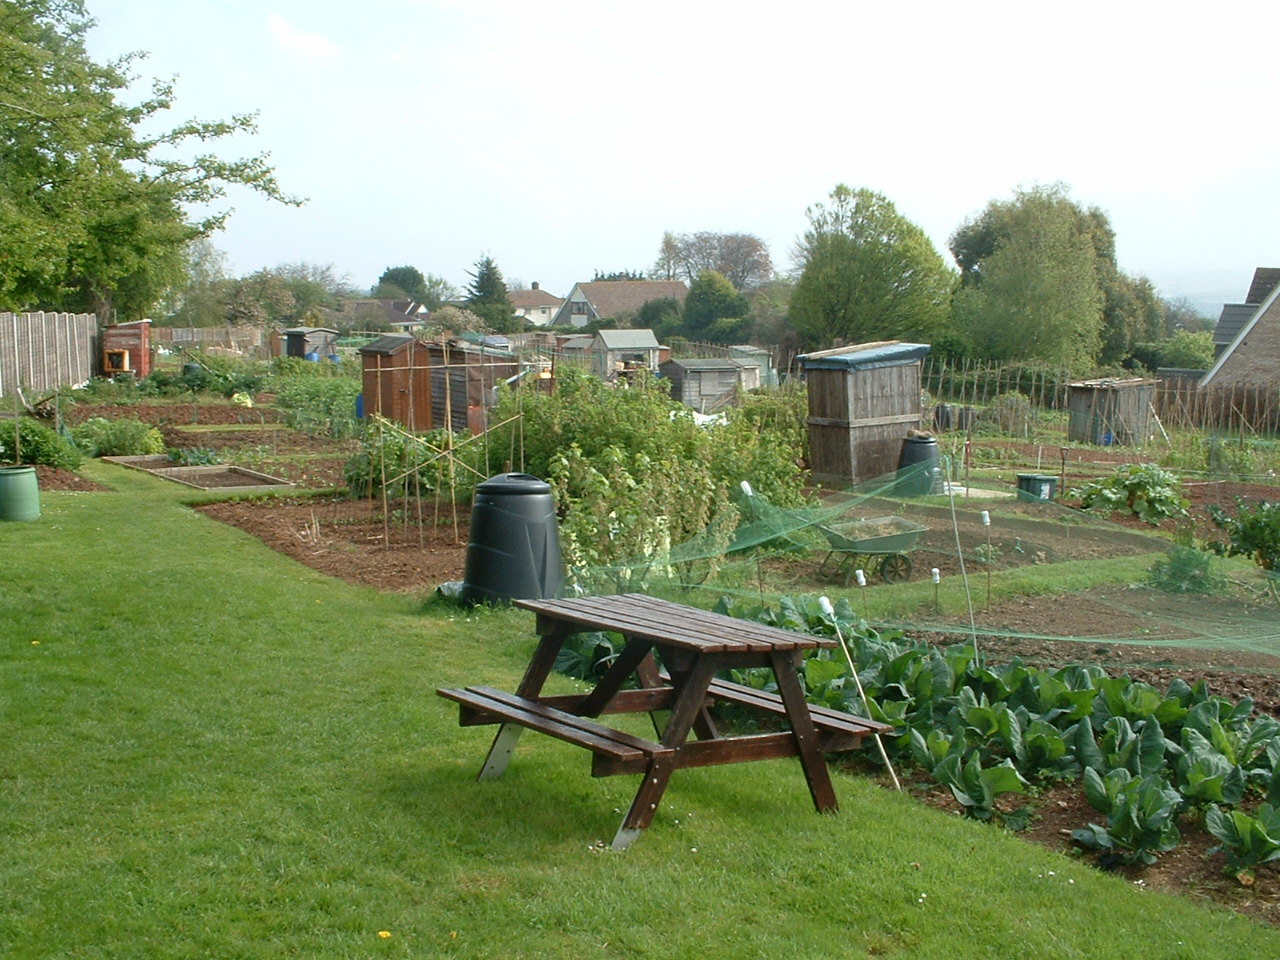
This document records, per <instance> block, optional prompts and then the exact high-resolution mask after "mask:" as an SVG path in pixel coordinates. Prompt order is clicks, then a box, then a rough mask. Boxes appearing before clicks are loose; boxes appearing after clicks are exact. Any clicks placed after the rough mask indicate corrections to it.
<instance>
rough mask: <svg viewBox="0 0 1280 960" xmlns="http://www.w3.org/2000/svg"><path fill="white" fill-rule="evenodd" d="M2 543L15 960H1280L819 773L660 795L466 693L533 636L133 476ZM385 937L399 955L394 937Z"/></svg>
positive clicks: (1157, 903)
mask: <svg viewBox="0 0 1280 960" xmlns="http://www.w3.org/2000/svg"><path fill="white" fill-rule="evenodd" d="M86 472H87V473H89V474H90V475H91V476H93V477H94V478H95V479H100V480H102V481H104V482H106V483H108V484H110V485H111V486H112V487H113V488H114V489H113V491H112V492H108V493H46V494H43V495H42V506H43V516H42V518H41V519H40V520H39V521H37V522H35V523H31V524H19V523H7V524H0V556H2V557H3V561H2V563H3V566H2V567H0V736H2V737H3V743H2V745H0V843H2V844H3V851H4V855H3V857H0V956H4V957H6V958H41V960H44V958H49V957H75V958H79V957H86V958H125V957H138V958H148V960H153V958H202V960H203V958H210V957H219V958H226V957H235V958H264V960H265V958H279V957H308V958H318V957H325V958H328V957H344V958H345V957H359V958H363V957H435V956H457V957H475V958H480V957H485V958H488V957H504V958H520V957H528V958H534V957H538V958H549V957H554V958H584V957H664V958H665V957H690V958H693V957H696V958H725V960H728V958H734V960H737V958H743V957H766V956H768V957H776V956H785V957H788V958H796V960H801V958H829V957H859V956H878V957H884V956H890V957H892V956H900V957H912V958H932V957H937V958H943V957H945V958H949V960H956V958H968V957H973V958H991V957H1005V956H1015V955H1016V956H1034V957H1052V958H1077V957H1079V958H1099V960H1103V958H1105V960H1112V958H1115V957H1120V956H1123V957H1125V958H1127V960H1141V958H1152V960H1156V958H1158V960H1169V958H1179V957H1186V958H1204V957H1209V956H1214V957H1242V958H1243V957H1273V956H1280V932H1277V931H1274V930H1271V929H1267V928H1263V927H1260V926H1257V925H1254V924H1251V923H1249V922H1247V921H1244V920H1242V919H1239V918H1237V917H1234V916H1231V915H1229V914H1227V913H1225V912H1223V911H1220V910H1216V909H1212V908H1208V907H1202V906H1200V905H1198V904H1195V903H1193V902H1192V901H1190V900H1183V899H1175V898H1170V897H1166V896H1163V895H1160V894H1156V893H1153V892H1150V891H1145V890H1141V889H1138V888H1136V887H1134V886H1132V885H1129V884H1126V883H1124V882H1123V881H1121V880H1119V879H1117V878H1114V877H1110V876H1104V875H1101V874H1098V873H1096V872H1095V871H1093V870H1091V869H1090V868H1088V867H1085V866H1083V865H1081V864H1077V863H1074V862H1072V861H1070V860H1068V859H1066V858H1063V857H1059V856H1056V855H1053V854H1050V853H1047V852H1045V851H1043V850H1040V849H1037V848H1034V847H1032V846H1030V845H1028V844H1025V843H1023V842H1021V841H1019V840H1017V839H1016V838H1014V837H1012V836H1009V835H1005V834H1003V833H1001V832H1000V831H998V830H996V829H993V828H989V827H985V826H982V825H978V824H974V823H970V822H966V821H962V820H959V819H957V818H955V817H951V816H947V815H944V814H942V813H939V812H936V811H933V810H930V809H927V808H924V807H922V806H920V805H918V804H917V803H915V802H914V801H911V800H910V799H908V798H906V797H904V796H901V795H897V794H893V793H889V792H886V791H884V790H882V789H880V788H879V787H876V786H875V785H873V784H871V783H870V782H868V781H865V780H861V779H857V778H847V777H840V778H838V779H837V784H836V789H837V793H838V795H839V798H840V802H841V806H842V811H841V813H840V814H838V815H835V816H819V815H817V814H815V813H814V812H813V809H812V807H811V805H810V803H809V798H808V794H807V791H806V789H805V786H804V781H803V778H802V776H801V774H800V772H799V769H798V766H796V765H795V763H794V761H777V762H770V763H762V764H755V765H742V766H736V767H719V768H711V769H705V770H688V771H681V772H679V773H677V774H676V776H675V778H674V780H673V782H672V785H671V787H670V788H669V789H668V791H667V794H666V797H665V798H664V801H663V807H662V808H661V809H660V811H659V815H658V817H657V818H656V820H655V823H654V826H653V827H652V828H651V829H650V830H649V831H647V833H646V834H645V835H644V836H642V837H641V838H640V839H639V840H638V841H637V842H636V843H635V844H634V845H633V846H632V847H631V849H630V850H628V851H626V852H625V853H622V854H615V853H611V852H607V851H603V850H600V849H599V848H597V847H596V846H595V843H596V841H599V840H608V839H609V838H610V837H612V835H613V832H614V830H615V829H616V826H617V823H618V820H619V819H620V816H621V811H622V809H624V808H625V806H626V804H627V803H628V802H629V800H630V796H631V794H632V793H633V792H634V780H633V779H632V778H630V777H620V778H610V779H603V780H592V779H591V778H590V777H589V776H588V757H587V755H586V754H585V753H583V752H582V751H580V750H577V749H575V748H573V747H569V746H567V745H564V744H561V743H558V742H556V741H551V740H548V739H545V738H539V737H537V736H535V735H532V734H530V735H528V736H526V737H525V738H524V739H523V740H522V741H521V744H520V748H519V751H518V753H517V756H516V758H515V759H514V761H513V762H512V765H511V768H510V769H509V770H508V772H507V774H506V776H505V777H503V778H502V779H501V780H498V781H494V782H486V783H483V784H481V783H477V782H475V780H474V774H475V772H476V770H477V769H478V766H479V763H480V761H481V759H482V757H483V754H484V751H485V748H486V747H487V744H488V738H489V731H487V730H486V729H474V728H472V729H462V728H459V727H458V726H457V723H456V714H455V712H454V709H453V708H452V705H451V704H448V703H446V702H445V701H443V700H441V699H440V698H438V697H436V696H435V693H434V691H435V689H436V688H437V687H439V686H445V685H459V684H465V683H474V682H486V683H490V684H492V685H496V686H505V687H511V686H512V685H514V683H515V682H516V680H517V679H518V677H519V674H520V671H521V669H522V667H523V663H524V660H525V658H526V657H527V656H528V654H529V652H530V651H531V649H532V645H533V634H532V618H531V617H530V616H528V615H527V614H524V613H521V612H516V611H509V610H508V611H489V610H480V611H474V612H472V613H465V612H460V611H457V610H453V609H450V608H448V607H443V606H424V604H423V598H413V597H405V596H400V595H394V594H380V593H377V592H375V591H371V590H364V589H360V588H356V587H351V586H348V585H346V584H343V583H341V582H337V581H334V580H330V579H327V578H325V577H322V576H320V575H319V574H316V573H313V572H312V571H310V570H308V569H306V568H304V567H302V566H299V565H297V564H295V563H294V562H292V561H290V560H288V559H286V558H284V557H282V556H280V555H278V554H275V553H272V552H271V551H269V550H267V549H266V548H265V547H263V546H262V545H261V544H259V543H258V542H257V541H255V540H253V539H251V538H250V537H248V536H246V535H244V534H242V533H240V532H238V531H236V530H233V529H230V528H226V527H222V526H220V525H218V524H216V523H215V522H213V521H210V520H207V519H206V518H204V517H201V516H199V515H197V514H195V513H194V512H192V511H190V510H188V509H187V508H186V507H184V506H182V504H181V503H180V502H179V498H180V497H182V496H184V495H187V493H189V492H188V491H183V490H182V489H181V488H178V487H177V486H176V485H172V484H168V483H166V482H165V481H162V480H157V479H154V478H151V477H147V476H143V475H140V474H135V473H131V472H129V471H126V470H124V469H121V468H116V467H112V466H109V465H101V464H92V465H90V466H89V467H87V468H86ZM382 934H387V936H383V935H382Z"/></svg>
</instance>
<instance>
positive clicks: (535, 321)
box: [507, 283, 564, 327]
mask: <svg viewBox="0 0 1280 960" xmlns="http://www.w3.org/2000/svg"><path fill="white" fill-rule="evenodd" d="M507 298H508V299H509V300H510V301H511V306H512V307H514V308H515V315H516V316H517V317H520V318H521V319H523V320H524V321H525V322H526V323H528V324H529V325H530V326H534V327H545V326H547V325H548V324H550V323H551V321H552V319H554V318H555V315H556V313H557V312H559V310H560V305H561V304H563V303H564V300H563V299H561V298H560V297H557V296H555V295H554V294H550V293H547V291H545V290H543V289H542V288H541V287H540V286H538V284H537V283H534V285H533V286H532V287H530V288H529V289H528V290H508V291H507Z"/></svg>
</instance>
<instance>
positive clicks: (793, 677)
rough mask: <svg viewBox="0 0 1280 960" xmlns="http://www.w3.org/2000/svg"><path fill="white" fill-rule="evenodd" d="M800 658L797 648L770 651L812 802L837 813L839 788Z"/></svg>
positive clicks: (825, 809)
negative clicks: (820, 740) (808, 698)
mask: <svg viewBox="0 0 1280 960" xmlns="http://www.w3.org/2000/svg"><path fill="white" fill-rule="evenodd" d="M799 659H800V654H799V652H798V651H795V650H774V651H773V652H771V653H770V654H769V660H770V662H771V664H772V666H773V674H774V676H775V677H777V680H778V694H779V696H781V697H782V702H783V704H784V705H785V706H786V708H787V720H788V722H789V723H790V724H791V733H792V735H793V736H794V737H795V738H796V749H797V750H798V751H799V754H800V766H801V767H803V768H804V778H805V781H806V782H807V783H808V784H809V794H810V796H812V797H813V805H814V806H815V807H817V809H818V812H819V813H834V812H835V811H836V810H838V809H839V805H838V804H837V803H836V792H835V788H834V787H833V786H832V785H831V774H830V772H829V771H828V770H827V762H826V760H825V759H824V758H823V756H822V751H821V750H819V749H818V728H817V727H816V726H815V725H814V722H813V717H812V715H811V714H810V713H809V705H808V703H807V702H806V701H805V698H804V687H803V686H801V684H800V673H799V670H798V669H797V667H796V663H797V661H798V660H799Z"/></svg>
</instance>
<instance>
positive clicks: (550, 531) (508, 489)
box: [461, 473, 564, 603]
mask: <svg viewBox="0 0 1280 960" xmlns="http://www.w3.org/2000/svg"><path fill="white" fill-rule="evenodd" d="M563 582H564V572H563V567H562V564H561V559H560V531H559V528H558V527H557V526H556V511H555V502H554V501H553V500H552V497H551V486H550V484H547V483H544V482H543V481H541V480H539V479H538V478H537V477H532V476H530V475H529V474H527V473H500V474H498V475H497V476H496V477H490V478H489V479H488V480H486V481H484V482H483V483H481V484H480V485H479V486H477V487H476V497H475V501H474V502H473V503H472V506H471V536H470V538H469V539H468V541H467V559H466V567H465V570H464V573H463V582H462V594H461V596H462V600H463V601H464V602H466V603H499V602H504V601H507V600H515V599H521V600H545V599H548V598H551V597H555V596H557V595H558V594H559V592H560V587H561V585H562V584H563Z"/></svg>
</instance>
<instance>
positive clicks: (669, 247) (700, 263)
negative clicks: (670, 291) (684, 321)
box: [637, 230, 773, 290]
mask: <svg viewBox="0 0 1280 960" xmlns="http://www.w3.org/2000/svg"><path fill="white" fill-rule="evenodd" d="M704 270H714V271H715V272H716V273H719V274H721V275H722V276H724V277H725V278H726V279H727V280H728V281H729V283H731V284H732V285H733V288H734V289H735V290H754V289H755V288H757V287H759V286H760V285H761V284H763V283H766V282H768V281H769V280H770V279H771V278H772V277H773V260H772V259H771V258H770V256H769V248H768V246H767V245H766V244H765V242H764V241H763V240H761V239H760V238H759V237H756V236H752V235H751V234H749V233H712V232H709V231H702V232H699V233H681V234H675V233H672V232H671V231H669V230H668V231H667V232H666V233H664V234H663V235H662V245H661V247H660V248H659V250H658V259H657V262H655V264H654V266H653V269H652V270H651V271H650V275H651V276H652V277H653V278H654V279H656V280H680V279H683V280H684V281H685V282H687V283H689V284H691V285H692V283H693V282H694V281H695V280H696V279H697V278H698V275H699V274H701V273H702V272H703V271H704ZM637 279H640V278H637Z"/></svg>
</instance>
